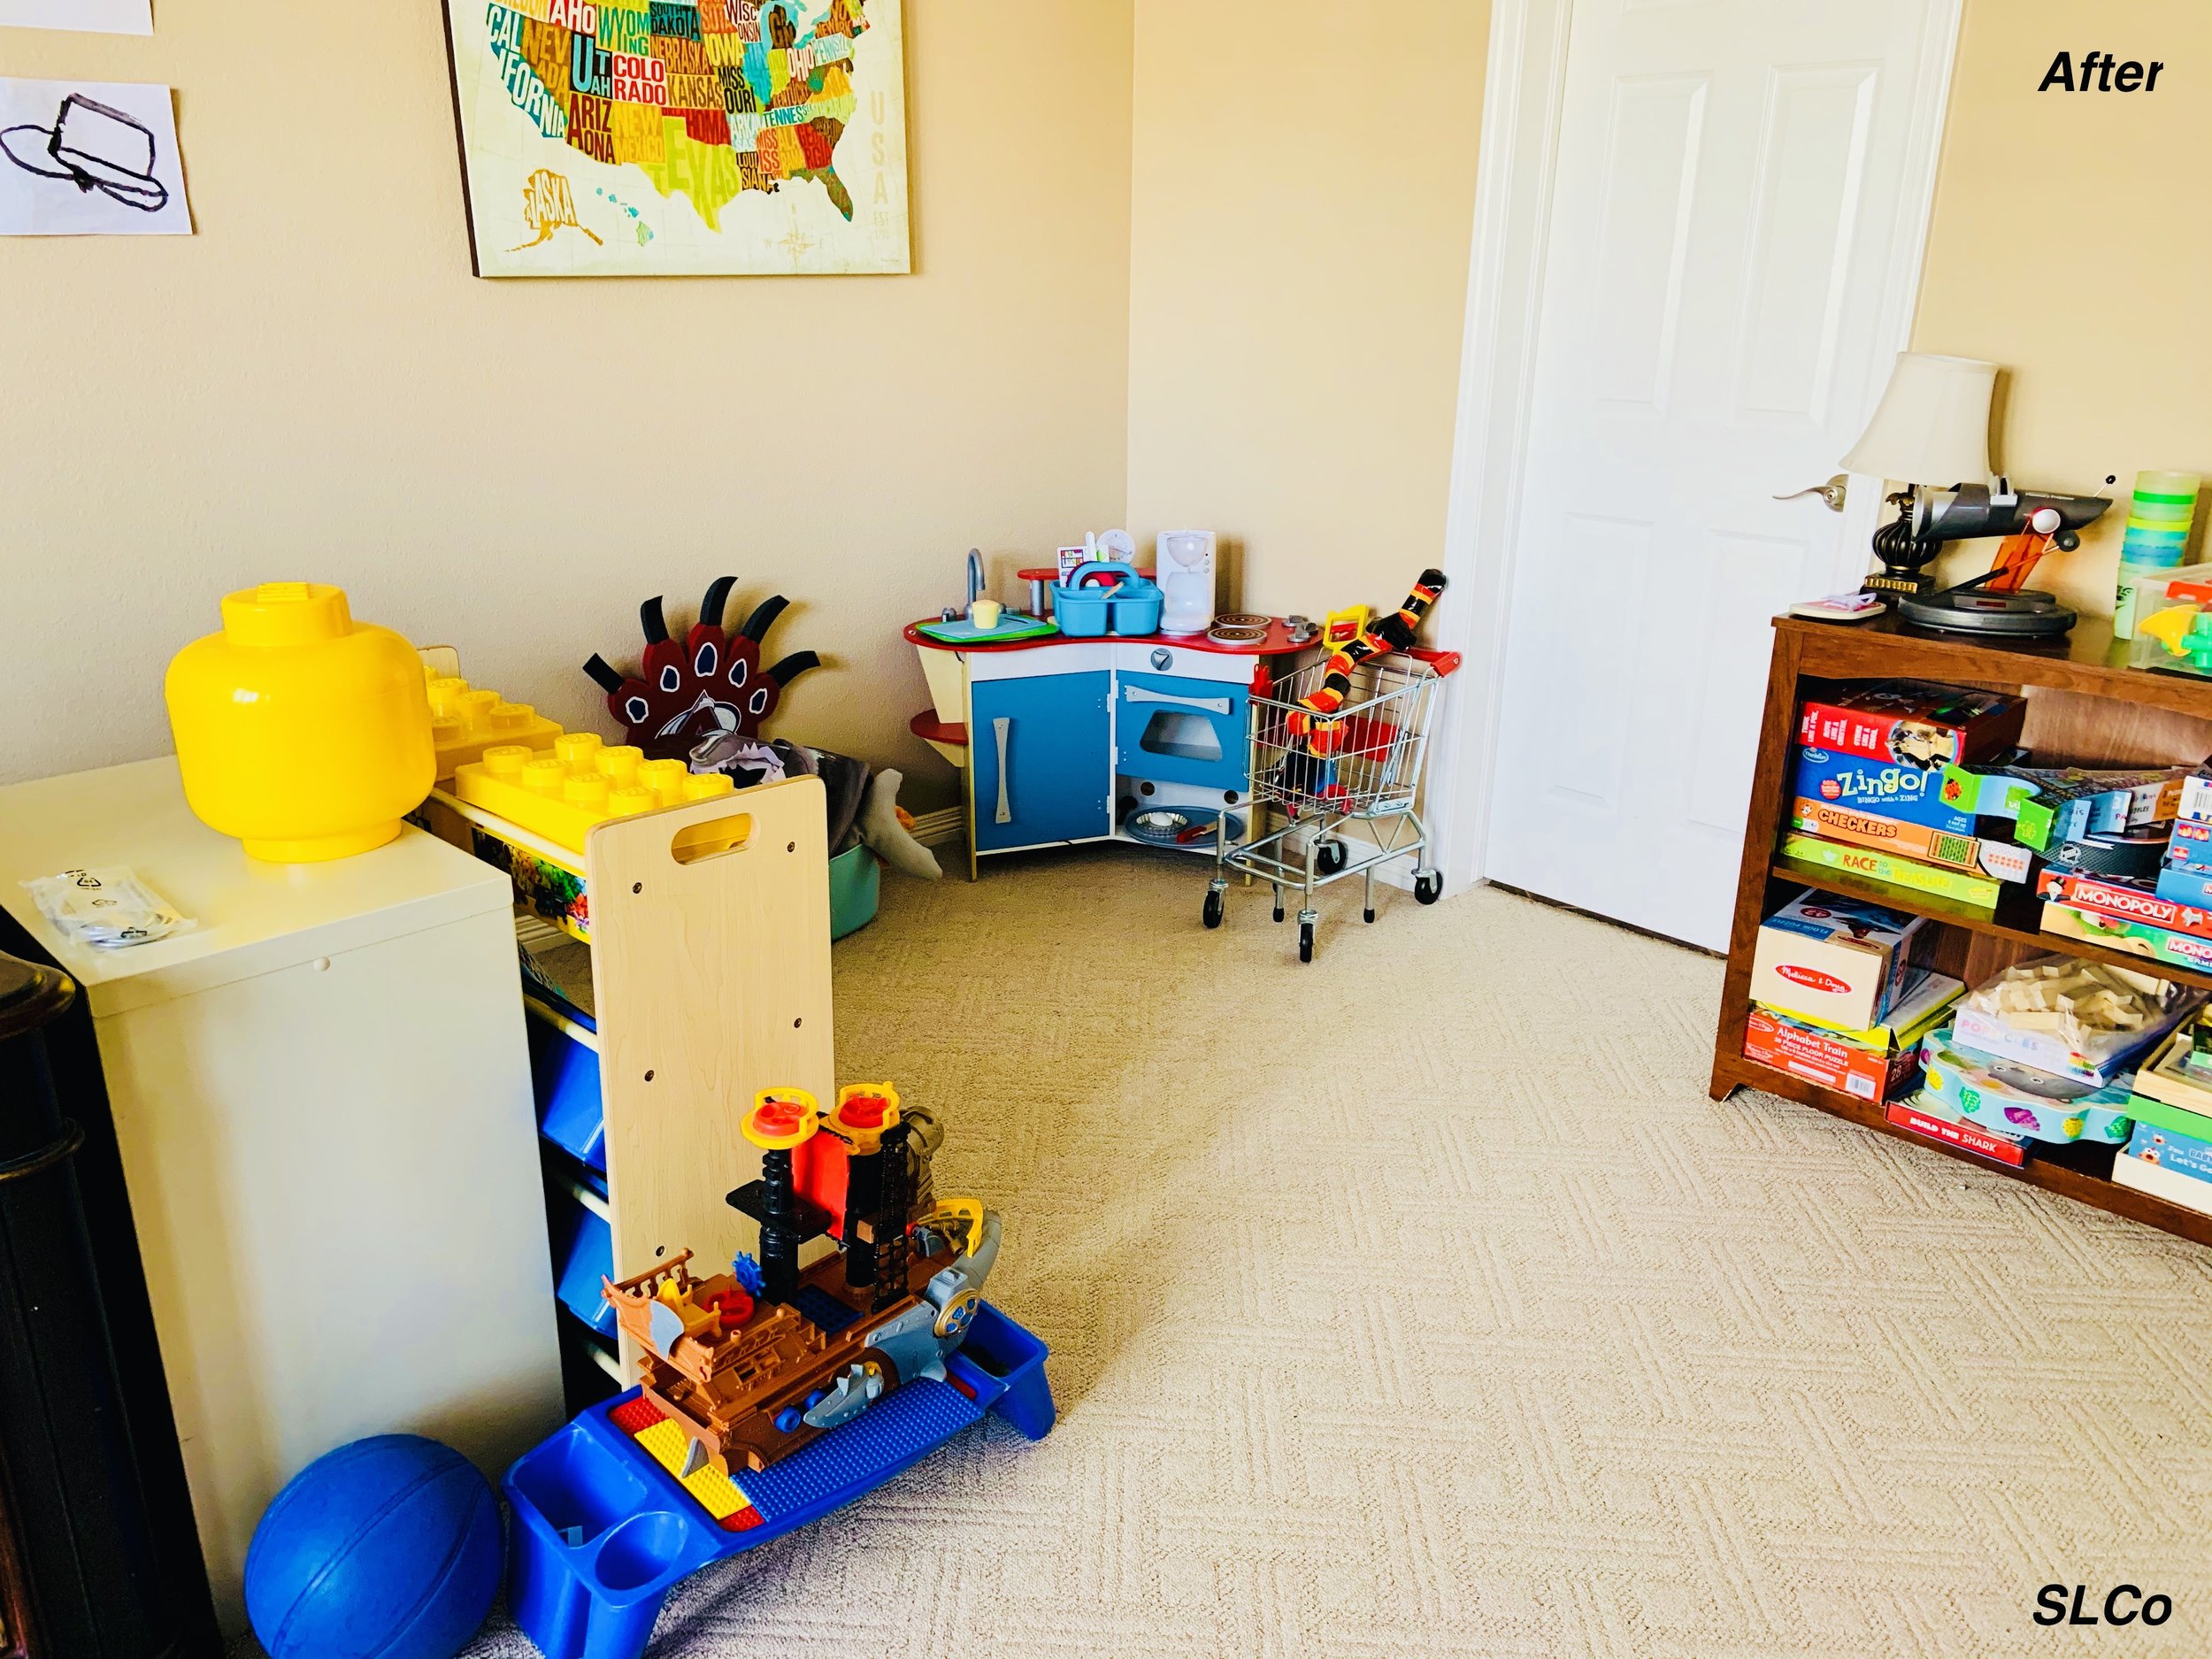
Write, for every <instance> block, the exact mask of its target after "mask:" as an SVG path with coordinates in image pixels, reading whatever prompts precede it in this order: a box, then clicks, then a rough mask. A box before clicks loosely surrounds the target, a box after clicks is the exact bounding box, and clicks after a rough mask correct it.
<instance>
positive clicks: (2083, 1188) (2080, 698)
mask: <svg viewBox="0 0 2212 1659" xmlns="http://www.w3.org/2000/svg"><path fill="white" fill-rule="evenodd" d="M2126 652H2127V648H2126V646H2125V645H2124V644H2120V643H2116V641H2114V640H2113V638H2112V634H2111V628H2110V626H2109V625H2108V624H2107V623H2105V622H2102V621H2084V622H2082V623H2080V624H2079V625H2078V626H2076V628H2075V629H2074V632H2073V634H2072V636H2071V638H2070V639H2069V640H2068V641H2065V642H2064V643H2063V644H2054V645H2039V646H2038V645H2005V644H2001V643H1993V642H1983V641H1968V640H1961V639H1955V638H1947V637H1946V636H1944V635H1941V634H1929V633H1925V632H1923V631H1921V630H1918V629H1914V628H1909V627H1906V626H1901V625H1900V624H1899V623H1898V622H1897V621H1896V620H1895V619H1894V618H1882V619H1880V620H1879V621H1875V622H1869V623H1862V624H1857V625H1851V626H1839V625H1836V624H1832V623H1823V622H1810V621H1805V620H1801V619H1800V618H1791V617H1780V618H1776V620H1775V624H1774V655H1773V659H1772V664H1771V666H1770V671H1769V673H1768V678H1767V701H1766V712H1765V716H1764V718H1763V724H1762V726H1761V728H1760V733H1759V755H1758V762H1757V767H1756V770H1755V773H1754V777H1753V783H1752V795H1751V812H1750V819H1749V823H1748V824H1747V826H1746V829H1745V832H1744V851H1743V864H1742V868H1741V872H1740V875H1739V878H1738V881H1737V887H1736V912H1735V918H1734V921H1733V924H1732V927H1731V929H1730V933H1729V946H1728V972H1727V977H1726V979H1725V981H1724V988H1723V990H1722V993H1721V1009H1720V1020H1719V1025H1718V1029H1717V1031H1716V1032H1715V1033H1714V1039H1713V1075H1712V1095H1713V1098H1714V1099H1715V1100H1724V1099H1726V1098H1727V1096H1728V1095H1729V1094H1731V1093H1732V1092H1733V1091H1734V1090H1735V1089H1737V1088H1739V1087H1745V1088H1755V1089H1763V1090H1764V1091H1765V1092H1767V1093H1768V1094H1779V1095H1781V1096H1783V1097H1784V1098H1786V1099H1788V1100H1793V1101H1797V1102H1801V1103H1802V1104H1804V1105H1807V1106H1813V1107H1817V1108H1818V1109H1819V1110H1822V1111H1825V1112H1829V1113H1832V1114H1833V1115H1834V1116H1836V1117H1838V1118H1848V1119H1849V1120H1850V1121H1851V1122H1853V1123H1855V1124H1858V1125H1861V1126H1862V1127H1864V1128H1867V1129H1871V1130H1873V1131H1875V1132H1876V1133H1880V1134H1887V1135H1893V1136H1895V1137H1897V1138H1898V1139H1900V1140H1902V1141H1910V1142H1912V1143H1913V1144H1914V1145H1915V1146H1919V1147H1925V1148H1929V1149H1930V1150H1932V1151H1935V1152H1940V1153H1943V1154H1945V1155H1946V1156H1951V1157H1956V1158H1959V1159H1962V1160H1963V1161H1964V1162H1966V1163H1970V1164H1974V1165H1976V1166H1977V1167H1978V1168H1980V1169H1985V1170H1989V1171H1994V1172H1995V1173H1997V1174H1999V1175H2003V1176H2007V1177H2008V1178H2010V1179H2014V1180H2019V1181H2024V1182H2026V1183H2028V1184H2029V1185H2030V1186H2033V1187H2043V1188H2045V1189H2046V1190H2047V1191H2050V1192H2055V1193H2062V1194H2065V1195H2066V1196H2067V1197H2069V1198H2073V1199H2078V1200H2079V1201H2080V1202H2083V1203H2085V1204H2094V1205H2095V1206H2096V1207H2097V1208H2098V1209H2100V1210H2109V1211H2111V1212H2112V1213H2113V1214H2115V1215H2119V1216H2125V1217H2129V1218H2130V1219H2131V1220H2135V1221H2140V1222H2143V1223H2145V1224H2146V1225H2150V1226H2154V1227H2158V1228H2161V1229H2162V1230H2163V1231H2165V1232H2168V1233H2177V1234H2179V1235H2180V1236H2182V1237H2183V1238H2186V1239H2192V1240H2195V1241H2196V1242H2198V1243H2200V1244H2212V1216H2205V1215H2200V1214H2198V1213H2197V1212H2196V1211H2195V1210H2185V1209H2183V1208H2182V1207H2181V1206H2179V1205H2177V1204H2170V1203H2167V1202H2164V1201H2163V1200H2162V1199H2158V1198H2154V1197H2153V1196H2151V1195H2150V1194H2148V1193H2139V1192H2137V1191H2135V1190H2134V1189H2133V1188H2132V1187H2122V1186H2119V1185H2117V1184H2116V1183H2115V1182H2114V1181H2113V1179H2112V1164H2113V1160H2114V1158H2115V1157H2116V1156H2119V1155H2118V1153H2117V1151H2116V1148H2111V1147H2090V1146H2074V1147H2047V1148H2046V1147H2041V1146H2039V1148H2038V1149H2037V1151H2036V1153H2035V1154H2034V1156H2031V1157H2030V1158H2029V1160H2028V1162H2027V1164H2025V1165H2024V1167H2022V1168H2020V1169H2017V1170H2014V1169H2008V1168H2006V1167H2005V1166H2003V1165H2001V1164H1992V1163H1989V1162H1987V1161H1986V1160H1985V1159H1982V1158H1979V1157H1977V1156H1974V1155H1973V1154H1972V1153H1970V1152H1966V1151H1963V1150H1962V1149H1960V1148H1953V1147H1947V1146H1944V1145H1941V1144H1939V1143H1938V1142H1936V1141H1929V1140H1926V1139H1924V1138H1923V1137H1921V1136H1919V1135H1916V1134H1913V1133H1910V1132H1909V1131H1907V1130H1903V1129H1900V1128H1898V1127H1896V1126H1895V1125H1893V1124H1891V1123H1890V1122H1889V1121H1888V1119H1887V1118H1885V1117H1884V1116H1883V1109H1882V1108H1881V1107H1879V1106H1874V1105H1870V1104H1868V1103H1867V1102H1864V1101H1862V1100H1858V1099H1855V1097H1853V1096H1851V1095H1848V1094H1841V1093H1839V1092H1838V1091H1836V1090H1833V1089H1827V1088H1823V1087H1819V1086H1818V1085H1817V1084H1814V1083H1810V1082H1808V1081H1806V1080H1805V1079H1802V1078H1800V1077H1796V1076H1793V1074H1791V1073H1790V1072H1787V1071H1778V1070H1777V1069H1775V1068H1774V1067H1771V1066H1767V1065H1763V1064H1760V1063H1759V1062H1757V1061H1755V1060H1748V1059H1746V1058H1745V1057H1744V1052H1743V1043H1744V1026H1745V1021H1746V1018H1747V1015H1748V1013H1749V1010H1750V1006H1751V1002H1750V987H1751V957H1752V952H1753V949H1754V948H1755V945H1756V943H1757V940H1758V932H1759V924H1760V922H1761V921H1762V920H1763V919H1764V918H1766V917H1768V916H1770V915H1771V914H1772V913H1773V912H1774V911H1775V910H1777V909H1778V908H1779V906H1780V905H1781V904H1782V903H1783V902H1786V900H1787V899H1788V898H1789V897H1790V896H1791V895H1793V894H1794V893H1796V892H1798V891H1800V890H1801V889H1803V888H1806V887H1813V888H1816V889H1818V890H1819V891H1821V892H1824V893H1834V894H1839V895H1849V896H1852V897H1855V898H1864V899H1870V900H1873V901H1874V902H1878V903H1881V904H1886V905H1888V906H1889V907H1890V908H1892V909H1893V910H1906V911H1909V912H1911V913H1912V914H1914V915H1916V916H1924V917H1926V918H1929V919H1930V920H1931V921H1932V922H1934V923H1936V924H1937V926H1938V933H1937V941H1936V956H1935V964H1936V965H1937V966H1938V967H1939V968H1940V969H1941V970H1942V971H1943V972H1946V973H1949V974H1952V975H1954V976H1955V977H1956V978H1958V979H1964V980H1965V981H1966V982H1967V983H1968V984H1969V985H1972V984H1976V983H1978V982H1979V981H1980V980H1982V979H1985V978H1987V977H1988V976H1989V975H1990V974H1992V973H1994V972H1997V971H1998V970H1999V969H2000V968H2002V967H2005V966H2006V965H2008V964H2011V963H2014V962H2017V961H2019V960H2021V959H2022V958H2024V957H2026V956H2034V955H2038V954H2040V953H2043V952H2047V951H2058V952H2062V953H2064V954H2065V955H2068V956H2081V957H2084V958H2085V959H2088V960H2092V961H2098V962H2111V963H2116V964H2120V965H2122V966H2124V967H2131V968H2136V969H2140V970H2145V971H2148V972H2157V973H2160V974H2162V975H2164V976H2165V977H2167V978H2170V979H2177V980H2181V981H2183V982H2185V983H2188V984H2192V985H2198V986H2204V987H2212V974H2208V973H2199V972H2193V971H2192V970H2189V969H2186V968H2177V967H2169V966H2164V965H2161V964H2153V963H2150V962H2148V961H2147V960H2146V959H2145V958H2143V957H2141V956H2130V955H2128V954H2126V953H2125V952H2123V951H2116V950H2112V949H2107V948H2106V947H2104V946H2102V945H2094V944H2089V943H2086V942H2085V941H2080V940H2075V939H2062V938H2060V937H2058V936H2057V935H2055V934H2051V933H2044V932H2042V931H2041V927H2040V923H2041V916H2042V905H2041V903H2040V902H2039V901H2038V900H2037V899H2036V898H2035V895H2033V894H2032V892H2030V891H2028V890H2027V889H2026V888H2024V887H2007V888H2006V890H2005V893H2004V895H2003V896H2002V897H2001V899H2000V900H1999V901H1998V902H1997V905H1996V906H1995V908H1994V909H1993V910H1990V909H1981V908H1978V907H1976V906H1973V905H1970V904H1962V903H1960V902H1958V901H1956V900H1955V899H1947V898H1941V897H1939V896H1937V895H1933V894H1928V893H1915V892H1912V891H1909V890H1908V889H1904V888H1900V887H1890V886H1888V885H1886V884H1885V883H1882V882H1877V881H1868V880H1864V879H1860V878H1858V877H1855V876H1850V875H1845V874H1842V873H1840V872H1837V871H1832V870H1826V869H1822V868H1819V867H1817V866H1814V865H1809V864H1800V863H1797V862H1795V861H1793V860H1790V859H1786V858H1783V857H1781V856H1779V853H1778V848H1779V846H1780V843H1781V841H1782V839H1783V838H1784V836H1786V834H1787V833H1788V832H1789V816H1788V805H1789V780H1790V772H1791V764H1792V760H1793V755H1794V751H1795V749H1796V739H1797V710H1798V707H1799V705H1800V704H1801V703H1802V702H1804V701H1805V699H1806V698H1807V697H1808V696H1810V695H1820V694H1822V693H1824V692H1825V691H1827V690H1828V689H1830V686H1829V684H1828V683H1827V682H1832V681H1836V680H1886V679H1899V678H1907V677H1909V678H1914V679H1921V680H1942V681H1945V682H1947V683H1948V684H1952V685H1969V686H1985V687H1992V688H1994V689H2000V690H2008V691H2019V692H2023V693H2024V694H2025V695H2026V696H2027V698H2028V718H2027V729H2026V733H2025V735H2024V739H2023V741H2024V743H2025V744H2026V745H2027V747H2028V748H2029V749H2030V750H2031V751H2032V752H2033V754H2034V755H2035V757H2036V760H2037V762H2038V764H2073V765H2086V766H2138V765H2177V764H2195V763H2196V762H2198V761H2200V760H2202V759H2203V758H2205V757H2206V756H2207V755H2212V680H2197V679H2194V678H2191V677H2185V676H2182V675H2174V674H2161V673H2154V672H2146V671H2144V670H2140V669H2133V668H2130V667H2128V666H2126Z"/></svg>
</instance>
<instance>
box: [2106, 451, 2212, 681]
mask: <svg viewBox="0 0 2212 1659" xmlns="http://www.w3.org/2000/svg"><path fill="white" fill-rule="evenodd" d="M2200 483H2201V480H2199V479H2198V477H2197V475H2196V474H2195V473H2194V472H2138V473H2137V474H2136V475H2135V498H2134V500H2133V501H2131V503H2129V505H2128V524H2127V534H2125V535H2124V537H2123V538H2122V539H2121V541H2120V575H2119V584H2118V587H2117V588H2116V590H2115V592H2114V595H2113V606H2112V632H2113V634H2114V637H2116V638H2117V639H2123V640H2125V639H2132V638H2133V637H2134V634H2135V613H2136V608H2137V607H2136V594H2137V590H2138V589H2139V588H2140V587H2141V586H2142V584H2143V581H2144V580H2145V579H2146V578H2153V579H2154V578H2156V577H2158V576H2159V575H2161V574H2162V573H2163V572H2167V571H2170V570H2173V569H2174V568H2176V567H2177V566H2178V565H2180V564H2181V563H2182V562H2183V560H2184V559H2185V558H2186V557H2188V547H2189V526H2190V524H2191V522H2192V521H2193V519H2194V518H2196V514H2197V491H2198V489H2199V488H2200Z"/></svg>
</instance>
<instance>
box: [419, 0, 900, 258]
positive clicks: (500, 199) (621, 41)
mask: <svg viewBox="0 0 2212 1659" xmlns="http://www.w3.org/2000/svg"><path fill="white" fill-rule="evenodd" d="M900 4H901V0H447V4H446V35H447V39H448V42H449V45H450V47H451V50H452V57H453V96H454V104H455V108H456V111H457V116H458V119H459V124H460V136H461V157H462V166H463V170H464V173H465V180H466V184H467V194H468V211H469V235H470V241H471V243H472V247H473V248H474V250H475V259H476V273H477V275H479V276H485V277H584V276H773V275H786V276H787V275H795V274H813V275H841V274H851V273H869V272H876V273H880V272H904V271H906V270H908V269H909V268H910V254H909V242H908V236H907V216H906V73H905V61H904V60H905V49H904V42H903V38H902V28H901V23H902V19H901V15H900Z"/></svg>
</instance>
